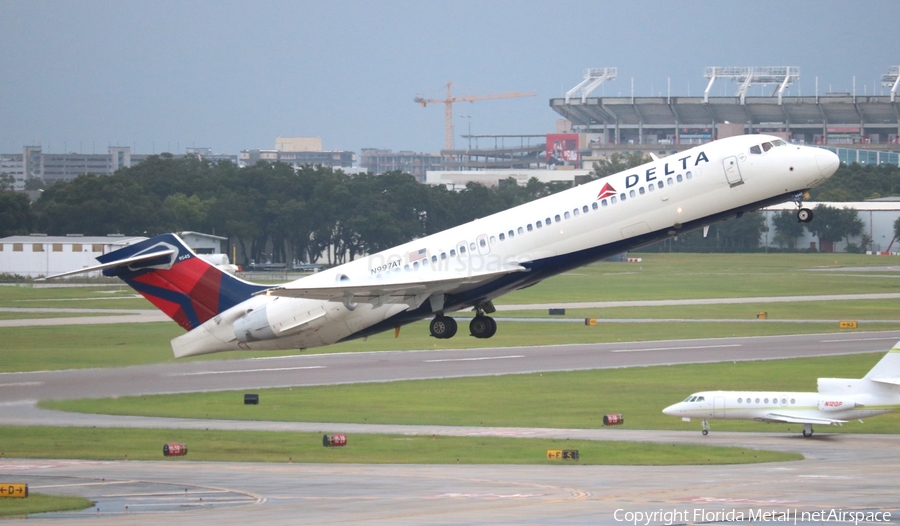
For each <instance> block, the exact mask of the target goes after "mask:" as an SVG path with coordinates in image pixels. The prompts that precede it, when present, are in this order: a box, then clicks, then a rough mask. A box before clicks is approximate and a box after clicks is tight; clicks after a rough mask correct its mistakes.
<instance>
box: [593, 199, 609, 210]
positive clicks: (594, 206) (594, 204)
mask: <svg viewBox="0 0 900 526" xmlns="http://www.w3.org/2000/svg"><path fill="white" fill-rule="evenodd" d="M603 202H604V203H605V202H606V200H604V201H603ZM591 208H593V209H594V210H596V209H598V208H600V207H598V206H597V201H594V202H593V203H591Z"/></svg>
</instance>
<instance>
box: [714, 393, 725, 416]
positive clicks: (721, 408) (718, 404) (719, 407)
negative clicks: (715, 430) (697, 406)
mask: <svg viewBox="0 0 900 526" xmlns="http://www.w3.org/2000/svg"><path fill="white" fill-rule="evenodd" d="M713 418H725V397H724V396H717V397H715V398H714V399H713Z"/></svg>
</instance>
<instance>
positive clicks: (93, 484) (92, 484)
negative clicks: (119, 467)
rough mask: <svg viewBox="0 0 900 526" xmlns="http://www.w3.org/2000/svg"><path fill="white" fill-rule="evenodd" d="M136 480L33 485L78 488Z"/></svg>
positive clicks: (33, 487) (127, 482) (35, 487)
mask: <svg viewBox="0 0 900 526" xmlns="http://www.w3.org/2000/svg"><path fill="white" fill-rule="evenodd" d="M136 482H140V481H138V480H109V481H103V482H78V483H73V484H43V485H41V486H31V487H32V489H47V488H76V487H80V486H110V485H113V484H134V483H136Z"/></svg>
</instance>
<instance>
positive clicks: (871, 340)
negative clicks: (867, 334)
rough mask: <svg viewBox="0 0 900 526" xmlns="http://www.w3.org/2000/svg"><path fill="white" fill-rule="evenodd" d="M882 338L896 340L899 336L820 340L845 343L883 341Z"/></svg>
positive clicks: (822, 341)
mask: <svg viewBox="0 0 900 526" xmlns="http://www.w3.org/2000/svg"><path fill="white" fill-rule="evenodd" d="M881 340H891V341H896V340H897V337H896V336H894V337H889V338H847V339H846V340H820V342H821V343H845V342H873V341H881Z"/></svg>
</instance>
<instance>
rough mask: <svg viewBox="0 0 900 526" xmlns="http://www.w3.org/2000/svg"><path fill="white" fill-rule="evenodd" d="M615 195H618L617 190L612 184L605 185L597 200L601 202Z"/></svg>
mask: <svg viewBox="0 0 900 526" xmlns="http://www.w3.org/2000/svg"><path fill="white" fill-rule="evenodd" d="M613 195H616V189H615V188H613V187H612V185H611V184H609V183H606V184H605V185H603V188H602V189H600V193H599V194H597V200H598V201H599V200H601V199H603V198H605V197H610V196H613Z"/></svg>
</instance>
